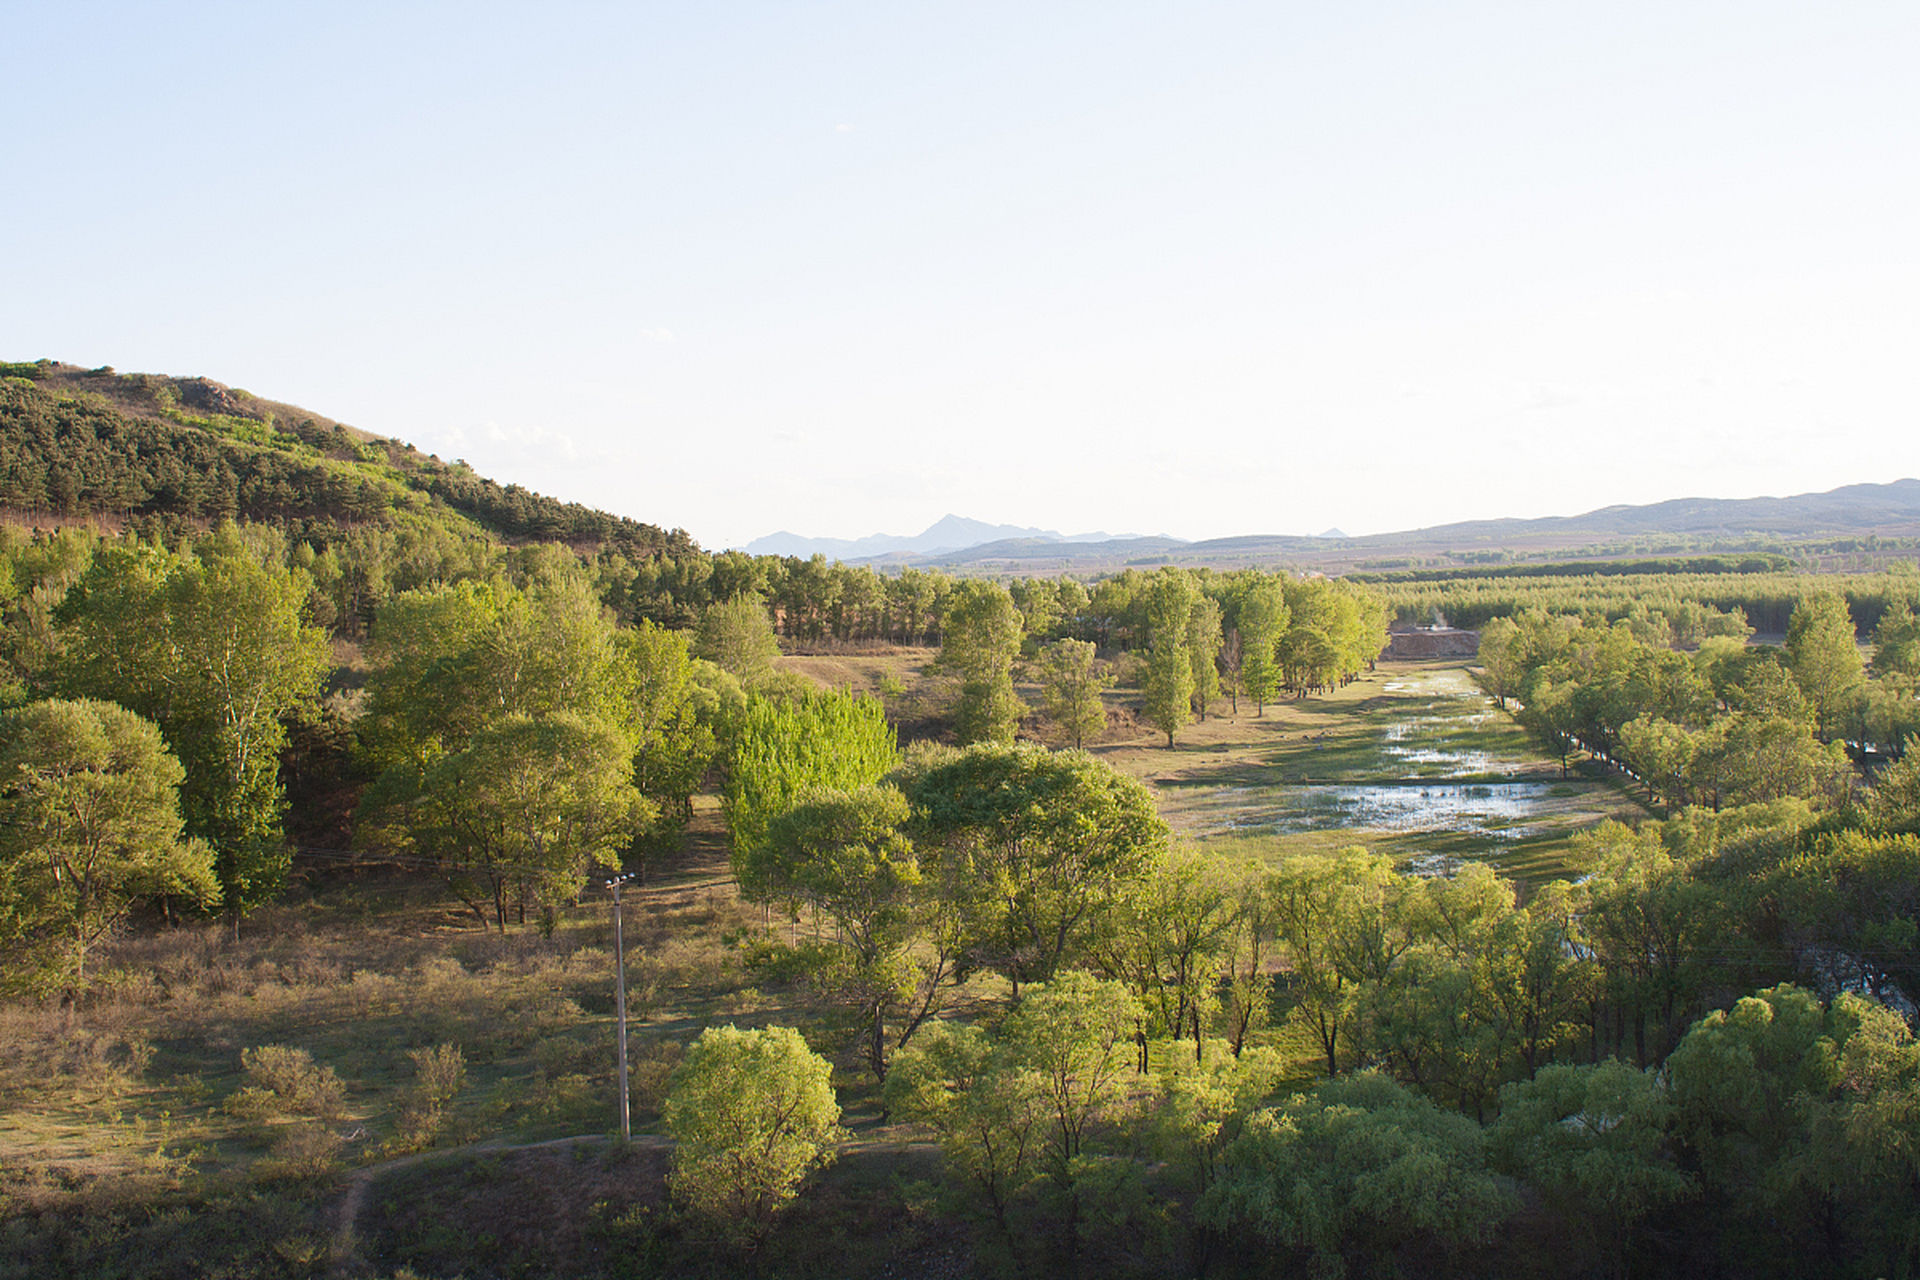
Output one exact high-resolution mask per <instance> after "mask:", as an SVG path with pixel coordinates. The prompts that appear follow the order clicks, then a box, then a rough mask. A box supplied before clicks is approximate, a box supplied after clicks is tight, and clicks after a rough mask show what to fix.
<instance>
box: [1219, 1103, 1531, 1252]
mask: <svg viewBox="0 0 1920 1280" xmlns="http://www.w3.org/2000/svg"><path fill="white" fill-rule="evenodd" d="M1224 1163H1225V1170H1224V1172H1223V1173H1222V1174H1221V1175H1220V1177H1219V1178H1218V1179H1217V1180H1216V1181H1215V1182H1214V1184H1213V1186H1212V1187H1211V1188H1209V1189H1208V1191H1207V1192H1206V1194H1205V1195H1203V1196H1202V1197H1201V1198H1200V1201H1199V1203H1198V1204H1197V1205H1196V1206H1195V1215H1196V1216H1197V1217H1198V1218H1199V1219H1200V1221H1201V1222H1202V1223H1204V1224H1206V1225H1208V1226H1210V1227H1211V1228H1213V1229H1214V1230H1216V1231H1220V1232H1242V1231H1250V1232H1252V1233H1253V1234H1255V1235H1256V1236H1259V1237H1261V1238H1262V1239H1265V1240H1268V1241H1272V1242H1273V1243H1276V1244H1280V1245H1283V1246H1286V1247H1290V1248H1294V1249H1299V1250H1301V1251H1302V1252H1304V1253H1306V1254H1307V1255H1308V1256H1309V1257H1310V1258H1311V1260H1312V1263H1313V1265H1314V1269H1315V1270H1316V1271H1317V1272H1318V1273H1319V1274H1323V1275H1343V1274H1345V1273H1346V1269H1347V1267H1348V1265H1349V1262H1350V1261H1352V1262H1358V1263H1361V1264H1362V1265H1363V1266H1367V1267H1368V1268H1369V1269H1371V1268H1373V1267H1375V1266H1376V1265H1377V1264H1380V1263H1383V1262H1384V1261H1385V1260H1386V1259H1389V1258H1391V1257H1392V1256H1393V1255H1394V1253H1395V1252H1396V1251H1398V1250H1399V1249H1401V1248H1402V1247H1403V1246H1406V1245H1408V1244H1410V1243H1413V1242H1416V1241H1421V1242H1425V1243H1426V1244H1427V1245H1428V1246H1429V1247H1437V1248H1438V1249H1439V1250H1442V1251H1450V1250H1452V1249H1455V1248H1458V1247H1460V1246H1462V1245H1467V1244H1473V1243H1477V1242H1479V1241H1482V1240H1485V1239H1486V1238H1487V1237H1488V1236H1489V1235H1491V1234H1492V1232H1493V1231H1494V1229H1495V1228H1496V1227H1498V1226H1499V1225H1500V1223H1501V1222H1502V1221H1504V1220H1505V1219H1506V1217H1507V1216H1508V1215H1509V1214H1510V1213H1512V1212H1513V1210H1514V1208H1515V1207H1516V1206H1515V1204H1514V1199H1513V1196H1512V1194H1511V1193H1510V1192H1509V1191H1507V1190H1506V1189H1505V1188H1503V1187H1502V1186H1501V1184H1500V1182H1499V1180H1498V1179H1497V1178H1495V1177H1494V1175H1493V1174H1492V1173H1491V1172H1490V1171H1489V1170H1488V1169H1487V1168H1486V1163H1485V1150H1484V1139H1483V1138H1482V1135H1481V1131H1480V1126H1479V1125H1477V1124H1475V1123H1474V1122H1473V1121H1472V1120H1469V1119H1468V1118H1466V1117H1465V1116H1462V1115H1459V1114H1457V1113H1452V1112H1446V1111H1442V1110H1441V1109H1440V1108H1438V1107H1436V1106H1435V1105H1434V1104H1433V1103H1431V1102H1429V1101H1428V1100H1427V1099H1425V1098H1423V1097H1421V1096H1420V1095H1419V1094H1416V1093H1414V1092H1412V1091H1411V1090H1408V1089H1406V1088H1405V1087H1403V1086H1401V1085H1399V1084H1397V1083H1395V1082H1394V1081H1392V1080H1390V1079H1388V1078H1387V1077H1385V1076H1383V1075H1380V1074H1379V1073H1377V1072H1371V1071H1369V1072H1362V1073H1360V1074H1359V1075H1356V1076H1351V1077H1348V1078H1346V1079H1343V1080H1330V1081H1326V1082H1324V1083H1322V1084H1320V1085H1319V1086H1318V1087H1316V1088H1315V1089H1314V1091H1313V1092H1312V1093H1311V1094H1309V1095H1306V1096H1304V1097H1300V1098H1296V1099H1294V1100H1293V1101H1291V1102H1288V1103H1287V1104H1286V1105H1284V1106H1281V1107H1277V1108H1273V1109H1270V1110H1263V1111H1256V1112H1254V1113H1253V1115H1251V1116H1249V1117H1248V1118H1247V1121H1246V1126H1245V1128H1244V1130H1243V1131H1242V1132H1241V1134H1240V1136H1239V1137H1238V1138H1237V1139H1235V1140H1234V1142H1233V1143H1232V1144H1231V1145H1230V1146H1229V1147H1228V1148H1227V1150H1226V1154H1225V1157H1224Z"/></svg>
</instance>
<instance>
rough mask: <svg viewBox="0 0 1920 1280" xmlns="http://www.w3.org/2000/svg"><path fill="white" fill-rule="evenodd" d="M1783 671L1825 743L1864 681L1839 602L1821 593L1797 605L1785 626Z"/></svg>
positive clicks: (1850, 624)
mask: <svg viewBox="0 0 1920 1280" xmlns="http://www.w3.org/2000/svg"><path fill="white" fill-rule="evenodd" d="M1787 665H1788V667H1789V668H1791V670H1792V671H1793V678H1794V679H1795V680H1798V681H1799V682H1800V688H1801V689H1802V690H1804V691H1805V692H1806V695H1807V701H1808V702H1809V703H1811V704H1812V705H1813V716H1814V721H1815V723H1816V724H1817V725H1818V726H1819V731H1820V737H1821V739H1822V740H1823V741H1830V740H1831V739H1832V738H1833V737H1834V736H1835V735H1836V734H1837V733H1838V731H1839V729H1840V726H1841V722H1842V720H1843V718H1844V717H1845V715H1846V712H1847V709H1848V706H1849V704H1850V701H1851V699H1852V698H1853V696H1854V694H1855V693H1856V692H1857V691H1858V690H1859V687H1860V684H1861V682H1862V681H1863V680H1864V679H1865V674H1864V671H1863V667H1862V663H1861V661H1860V647H1859V643H1858V641H1857V640H1856V639H1855V633H1854V628H1853V617H1852V615H1850V614H1849V613H1848V612H1847V602H1846V601H1845V600H1844V599H1842V598H1841V597H1840V596H1838V595H1832V594H1827V593H1821V594H1819V595H1812V596H1808V597H1807V598H1806V599H1804V600H1802V601H1801V602H1800V604H1799V605H1798V606H1797V607H1796V608H1795V609H1794V611H1793V617H1792V618H1791V619H1790V620H1789V621H1788V622H1787Z"/></svg>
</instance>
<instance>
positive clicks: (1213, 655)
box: [1187, 595, 1220, 721]
mask: <svg viewBox="0 0 1920 1280" xmlns="http://www.w3.org/2000/svg"><path fill="white" fill-rule="evenodd" d="M1187 658H1188V661H1189V662H1190V663H1191V664H1192V666H1193V706H1194V709H1195V710H1196V711H1198V712H1199V713H1200V719H1201V720H1203V721H1204V720H1205V719H1206V718H1207V707H1208V705H1209V704H1211V703H1212V702H1213V701H1214V700H1215V699H1216V698H1218V697H1219V696H1220V667H1219V658H1220V602H1219V601H1217V600H1215V599H1214V598H1213V597H1212V596H1209V595H1201V596H1200V598H1199V599H1197V600H1195V601H1194V604H1193V608H1192V609H1191V610H1190V611H1189V612H1188V613H1187Z"/></svg>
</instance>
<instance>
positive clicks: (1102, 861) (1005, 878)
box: [903, 744, 1167, 993]
mask: <svg viewBox="0 0 1920 1280" xmlns="http://www.w3.org/2000/svg"><path fill="white" fill-rule="evenodd" d="M903 787H904V790H905V791H906V793H907V798H908V799H909V800H910V801H911V802H912V804H913V812H914V818H913V823H912V827H911V830H912V832H913V834H914V839H915V844H916V845H917V847H918V848H919V849H920V851H921V854H922V857H923V858H925V857H927V856H928V855H929V854H932V855H934V856H937V857H938V858H940V859H941V860H942V861H943V863H944V864H945V865H944V867H943V870H942V876H943V880H944V881H945V883H947V884H949V885H951V886H953V891H954V892H956V893H961V894H964V895H966V900H967V906H968V909H969V911H970V913H971V915H972V917H973V921H974V924H973V928H974V930H975V941H976V945H977V946H978V948H979V950H980V954H981V956H982V958H983V959H984V960H985V961H986V962H987V963H990V964H992V965H994V966H995V967H997V968H999V969H1000V970H1001V972H1003V973H1005V974H1006V975H1007V977H1008V978H1009V979H1010V980H1011V981H1012V982H1013V983H1014V987H1015V991H1016V993H1017V991H1018V989H1019V987H1020V986H1021V984H1023V983H1027V982H1036V981H1045V980H1047V979H1049V978H1051V977H1052V976H1053V975H1054V974H1055V973H1056V972H1057V971H1058V969H1059V968H1060V966H1061V963H1062V962H1063V961H1064V960H1065V958H1066V957H1067V956H1068V955H1069V954H1070V953H1071V952H1072V951H1073V950H1074V949H1076V948H1077V947H1078V946H1079V945H1080V944H1081V943H1082V941H1083V938H1082V934H1083V932H1084V928H1085V926H1086V925H1087V923H1088V922H1089V919H1090V916H1091V914H1092V912H1094V911H1095V910H1096V908H1098V907H1099V906H1100V905H1101V904H1102V903H1103V902H1105V901H1106V900H1107V899H1108V898H1110V897H1111V896H1113V895H1114V894H1116V893H1118V892H1121V891H1123V890H1125V889H1127V888H1129V887H1131V886H1135V885H1138V884H1140V883H1142V882H1143V881H1145V880H1146V878H1147V877H1148V876H1150V875H1151V874H1152V872H1153V869H1154V868H1155V867H1156V866H1158V865H1159V863H1160V861H1161V859H1162V858H1163V857H1164V856H1165V853H1166V845H1167V827H1166V824H1165V823H1164V822H1162V821H1161V820H1160V815H1159V813H1158V812H1157V811H1156V809H1155V808H1154V804H1153V797H1152V796H1151V795H1150V794H1149V793H1148V792H1147V789H1146V788H1145V787H1144V786H1142V785H1141V784H1140V783H1138V782H1136V781H1134V780H1133V779H1131V778H1128V777H1126V776H1124V775H1123V774H1120V773H1119V772H1117V771H1115V770H1114V769H1113V768H1112V766H1110V765H1107V764H1104V763H1102V762H1101V761H1099V760H1096V759H1094V758H1093V757H1092V756H1089V755H1086V754H1084V753H1081V752H1077V751H1076V752H1058V753H1055V752H1049V751H1047V750H1046V749H1045V748H1042V747H1031V746H1012V747H999V746H988V745H984V744H983V745H980V746H974V747H969V748H967V749H966V750H965V751H963V752H960V753H959V754H957V755H956V756H954V757H952V758H951V759H947V760H943V761H939V762H937V763H934V764H932V765H931V766H930V767H928V768H925V769H924V770H921V771H919V772H913V773H909V774H908V776H906V777H905V778H904V779H903Z"/></svg>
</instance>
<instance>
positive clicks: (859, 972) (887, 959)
mask: <svg viewBox="0 0 1920 1280" xmlns="http://www.w3.org/2000/svg"><path fill="white" fill-rule="evenodd" d="M907 816H908V809H907V801H906V797H905V796H903V795H901V794H900V793H899V792H898V791H896V790H894V789H893V788H892V787H885V786H869V787H861V788H858V789H857V790H852V791H826V790H818V791H807V792H803V793H802V794H801V796H800V801H799V803H798V804H796V805H795V806H794V807H793V808H791V809H789V810H787V812H785V813H783V814H781V815H780V816H779V817H777V818H775V819H774V820H773V823H772V826H771V828H770V829H769V831H768V835H767V842H766V844H765V845H764V846H763V847H762V849H761V850H760V851H759V852H758V853H756V854H754V855H752V856H750V858H749V859H748V862H749V865H750V867H751V873H752V878H753V880H754V882H755V883H756V884H763V885H766V886H767V887H768V890H769V891H770V892H771V893H773V894H776V895H779V896H782V897H791V898H793V899H795V900H797V901H799V902H803V903H805V904H807V905H808V906H810V907H812V908H813V909H814V910H816V911H818V912H821V913H822V914H824V915H825V916H826V917H827V918H828V919H830V920H832V921H833V926H834V929H833V937H832V940H831V941H824V940H823V941H817V942H815V943H813V944H811V945H810V946H807V947H804V948H802V949H801V954H800V959H801V961H802V963H803V965H804V967H805V969H806V970H807V972H808V973H809V975H810V977H811V978H812V979H813V981H814V982H815V983H816V984H817V985H818V986H819V987H820V988H821V989H822V990H823V991H825V992H826V993H827V994H828V995H829V997H830V998H832V999H835V1000H837V1001H839V1002H841V1003H843V1004H846V1005H848V1006H851V1007H852V1009H853V1010H854V1011H855V1013H856V1015H857V1016H858V1017H859V1019H860V1020H861V1022H862V1023H863V1025H864V1029H865V1039H866V1042H867V1065H868V1066H869V1067H870V1068H871V1069H872V1071H873V1074H874V1079H875V1080H877V1081H880V1082H883V1083H884V1082H885V1080H886V1078H887V1065H888V1063H889V1061H890V1060H891V1058H892V1055H893V1054H894V1053H895V1052H897V1051H898V1050H899V1049H901V1048H903V1047H904V1046H905V1045H906V1044H907V1042H908V1041H909V1040H911V1039H912V1038H913V1034H914V1032H915V1031H917V1030H919V1028H920V1026H921V1025H922V1024H923V1023H924V1022H925V1021H926V1020H927V1019H928V1018H930V1017H932V1016H934V1015H935V1014H937V1013H938V1012H939V1011H940V1008H941V1003H942V1001H941V995H942V986H941V984H942V983H943V982H944V981H945V980H946V979H947V978H949V977H951V976H952V972H953V962H954V959H955V953H956V951H957V949H958V946H959V942H960V938H961V934H960V932H959V930H958V928H957V927H956V924H955V922H954V920H953V919H952V917H951V913H950V912H949V911H947V910H945V909H944V904H943V903H941V902H940V901H939V899H938V897H937V896H936V895H934V894H932V893H929V892H926V891H925V890H926V889H927V888H928V886H926V884H925V881H924V878H923V877H922V876H921V874H920V867H919V862H918V860H917V859H916V858H915V856H914V852H913V845H912V842H911V841H909V840H908V839H907V837H906V835H905V834H904V832H903V831H902V829H901V828H902V827H903V826H904V825H905V823H906V821H907Z"/></svg>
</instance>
